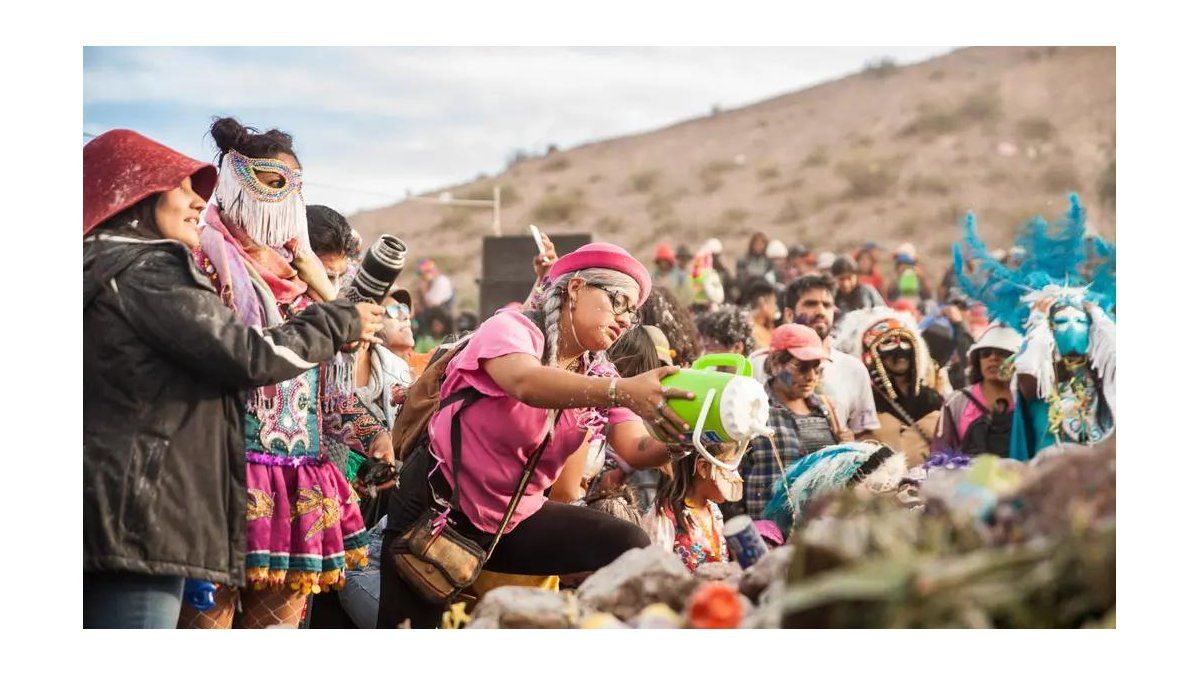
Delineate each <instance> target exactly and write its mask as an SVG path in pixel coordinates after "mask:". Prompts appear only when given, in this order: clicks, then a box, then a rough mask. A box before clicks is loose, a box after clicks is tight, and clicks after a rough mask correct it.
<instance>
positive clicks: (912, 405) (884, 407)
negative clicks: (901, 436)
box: [872, 387, 942, 422]
mask: <svg viewBox="0 0 1200 675" xmlns="http://www.w3.org/2000/svg"><path fill="white" fill-rule="evenodd" d="M872 393H873V394H874V395H875V410H876V412H878V413H880V414H883V413H890V414H892V415H895V416H896V417H900V416H899V415H896V408H895V407H894V406H895V405H899V406H900V407H901V408H903V409H904V412H906V413H908V416H909V417H911V418H912V420H913V421H914V422H916V421H917V420H919V419H921V418H922V417H924V416H926V415H928V414H929V413H931V412H934V411H935V410H941V409H942V395H941V394H939V393H937V392H936V391H934V390H933V389H932V388H931V387H921V391H919V392H917V394H916V395H908V394H905V393H903V392H897V393H898V394H899V396H897V397H896V400H894V401H889V400H888V397H887V394H885V393H884V392H882V391H880V390H879V388H878V387H872ZM901 420H903V418H901Z"/></svg>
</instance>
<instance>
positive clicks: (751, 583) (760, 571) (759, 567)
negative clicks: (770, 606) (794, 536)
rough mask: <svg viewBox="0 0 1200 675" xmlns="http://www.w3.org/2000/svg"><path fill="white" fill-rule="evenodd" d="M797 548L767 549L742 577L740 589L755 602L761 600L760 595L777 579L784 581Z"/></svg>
mask: <svg viewBox="0 0 1200 675" xmlns="http://www.w3.org/2000/svg"><path fill="white" fill-rule="evenodd" d="M794 552H795V549H794V548H792V546H791V545H786V546H780V547H778V548H774V549H771V550H770V551H767V554H766V555H765V556H763V557H762V558H760V559H759V560H758V562H756V563H754V564H753V565H751V566H750V569H748V570H746V571H745V572H744V573H743V574H742V577H741V582H740V583H739V584H738V590H739V591H741V592H742V595H745V596H746V597H748V598H750V599H751V600H753V601H755V602H760V603H761V601H760V600H759V596H760V595H761V594H762V592H763V591H764V590H765V589H766V588H767V586H769V585H770V584H771V582H773V581H775V580H779V581H780V582H784V580H786V578H787V573H788V568H789V567H791V564H792V554H793V553H794Z"/></svg>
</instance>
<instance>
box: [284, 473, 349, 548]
mask: <svg viewBox="0 0 1200 675" xmlns="http://www.w3.org/2000/svg"><path fill="white" fill-rule="evenodd" d="M313 512H317V513H319V514H320V516H319V517H318V518H317V519H316V520H315V521H313V523H312V525H310V526H309V527H308V532H306V533H305V534H304V539H305V541H307V540H309V539H312V538H313V537H314V536H316V535H317V533H319V532H320V531H321V530H325V529H328V528H330V527H333V526H335V525H337V524H338V522H339V521H340V520H341V517H342V506H341V504H338V503H337V500H336V499H330V498H329V497H326V496H325V493H324V492H322V491H321V486H320V485H314V486H313V488H312V489H311V490H307V489H305V488H300V499H299V500H297V501H296V504H295V505H294V506H292V520H295V519H296V518H298V517H300V516H302V515H305V514H307V513H313Z"/></svg>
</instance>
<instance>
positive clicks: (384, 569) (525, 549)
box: [376, 448, 650, 628]
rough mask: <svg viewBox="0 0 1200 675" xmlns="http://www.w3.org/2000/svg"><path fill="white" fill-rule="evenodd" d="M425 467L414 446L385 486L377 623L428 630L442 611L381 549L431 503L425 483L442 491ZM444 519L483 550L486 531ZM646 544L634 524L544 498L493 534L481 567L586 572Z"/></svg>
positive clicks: (422, 452) (457, 516) (458, 518)
mask: <svg viewBox="0 0 1200 675" xmlns="http://www.w3.org/2000/svg"><path fill="white" fill-rule="evenodd" d="M432 468H433V460H432V458H431V457H430V456H429V453H428V451H427V450H426V449H424V448H418V449H417V450H415V451H414V452H413V453H412V455H411V456H410V457H409V459H408V461H407V462H405V464H404V467H403V468H402V469H401V471H400V476H399V478H398V479H397V482H396V487H395V489H393V490H392V494H391V498H390V500H389V503H388V527H387V531H386V532H385V534H384V538H383V548H382V555H381V556H380V570H379V618H378V619H377V623H376V626H377V627H378V628H395V627H396V626H397V625H398V624H400V623H401V622H402V621H404V620H405V619H409V620H410V621H411V625H412V627H413V628H435V627H437V626H438V625H439V624H440V623H441V617H442V612H444V611H445V609H446V608H445V607H444V606H443V605H440V604H432V603H428V602H426V601H425V600H424V599H423V598H422V597H421V596H420V595H419V594H418V593H417V592H416V591H414V590H413V589H412V588H411V587H410V586H409V585H408V583H407V582H406V581H404V579H402V578H400V576H399V575H398V574H397V573H396V569H395V567H394V566H393V565H392V561H391V556H389V555H388V551H389V550H390V546H391V543H392V541H393V540H394V539H395V538H396V537H397V536H399V534H400V533H401V532H403V531H404V530H405V529H407V528H408V527H409V526H410V525H412V524H413V523H414V522H416V520H417V519H418V518H419V517H420V516H421V515H422V514H423V513H424V512H425V511H426V510H427V509H429V508H430V506H432V505H433V503H434V502H433V497H432V493H431V489H436V490H437V491H438V495H439V496H443V497H444V496H446V495H447V494H448V493H449V490H448V489H447V486H446V483H445V481H444V480H443V479H442V476H441V472H440V471H439V472H438V473H435V474H434V477H433V479H432V481H431V480H430V479H427V478H426V476H427V475H428V474H429V471H430V470H431V469H432ZM431 482H432V483H433V485H432V487H431V485H430V483H431ZM451 518H452V519H453V520H454V522H455V529H456V530H458V531H459V532H461V533H462V534H464V535H466V536H468V537H470V538H472V539H474V540H475V541H477V542H478V543H479V544H480V546H482V547H483V548H484V550H487V547H488V546H489V545H490V543H491V538H492V535H491V534H489V533H486V532H482V531H480V530H478V529H477V528H475V527H473V526H472V525H471V524H470V521H468V520H467V517H466V516H464V515H462V514H461V513H457V512H456V513H452V514H451ZM649 544H650V538H649V537H648V536H646V533H645V532H644V531H642V529H641V528H639V527H638V526H637V525H634V524H632V523H628V522H626V521H623V520H620V519H618V518H614V517H612V516H610V515H608V514H605V513H601V512H599V511H595V510H593V509H589V508H586V507H582V506H571V505H569V504H560V503H557V502H547V503H546V504H545V505H543V506H542V508H540V509H538V511H537V512H536V513H534V514H533V515H531V516H529V517H528V518H526V519H525V520H523V521H521V523H520V524H519V525H517V526H516V527H514V528H513V530H512V531H511V532H509V533H508V534H506V535H504V536H503V537H501V538H500V543H499V544H498V545H497V546H496V550H495V551H494V552H493V553H492V557H491V558H490V559H489V560H488V562H487V564H486V565H484V569H487V570H491V571H493V572H500V573H503V574H532V575H548V574H575V573H578V572H592V571H595V570H597V569H600V568H601V567H604V566H605V565H607V564H609V563H610V562H612V561H613V560H616V559H617V557H618V556H620V555H621V554H622V553H624V552H625V551H628V550H629V549H632V548H641V547H643V546H648V545H649Z"/></svg>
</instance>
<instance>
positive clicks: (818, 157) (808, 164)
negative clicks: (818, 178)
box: [801, 145, 829, 169]
mask: <svg viewBox="0 0 1200 675" xmlns="http://www.w3.org/2000/svg"><path fill="white" fill-rule="evenodd" d="M828 163H829V148H826V147H825V146H823V145H818V146H817V147H815V148H813V149H812V150H811V151H809V153H808V155H807V156H805V158H804V162H803V163H802V164H801V166H803V167H805V168H809V169H811V168H815V167H818V166H825V165H826V164H828Z"/></svg>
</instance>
